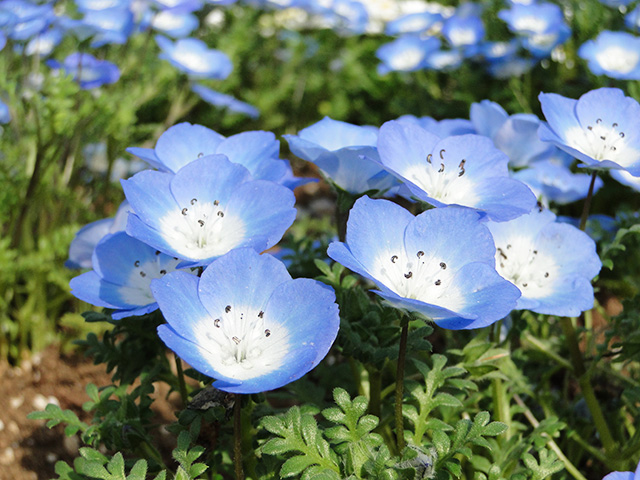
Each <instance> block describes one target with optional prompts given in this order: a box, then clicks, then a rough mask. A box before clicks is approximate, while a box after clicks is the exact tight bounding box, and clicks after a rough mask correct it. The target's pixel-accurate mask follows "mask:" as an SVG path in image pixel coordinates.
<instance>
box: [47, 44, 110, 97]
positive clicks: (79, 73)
mask: <svg viewBox="0 0 640 480" xmlns="http://www.w3.org/2000/svg"><path fill="white" fill-rule="evenodd" d="M47 64H48V65H49V66H50V67H52V68H57V69H60V68H62V69H64V71H65V72H66V73H67V74H68V75H71V76H73V79H74V80H75V81H76V82H78V83H79V84H80V88H82V89H83V90H89V89H92V88H97V87H100V86H102V85H106V84H110V83H115V82H117V81H118V79H119V78H120V70H119V69H118V67H117V66H116V65H115V64H113V63H111V62H109V61H107V60H98V59H97V58H95V57H94V56H93V55H90V54H88V53H72V54H71V55H69V56H68V57H67V58H65V59H64V62H63V63H62V64H60V63H58V62H57V61H55V60H49V61H48V62H47Z"/></svg>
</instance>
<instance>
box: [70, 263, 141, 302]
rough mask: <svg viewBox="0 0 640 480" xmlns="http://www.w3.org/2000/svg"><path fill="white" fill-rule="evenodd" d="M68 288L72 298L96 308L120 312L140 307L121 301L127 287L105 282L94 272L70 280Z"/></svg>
mask: <svg viewBox="0 0 640 480" xmlns="http://www.w3.org/2000/svg"><path fill="white" fill-rule="evenodd" d="M69 286H70V287H71V294H72V295H73V296H75V297H76V298H79V299H80V300H82V301H84V302H87V303H90V304H91V305H95V306H97V307H106V308H114V309H117V310H121V309H132V308H137V307H139V306H140V305H132V304H130V303H126V302H125V301H124V300H123V299H122V291H123V290H124V289H126V288H127V287H123V286H122V285H116V284H114V283H110V282H106V281H104V280H102V279H101V278H100V277H99V276H98V274H97V273H96V272H94V271H91V272H86V273H83V274H82V275H79V276H77V277H74V278H72V279H71V281H70V282H69Z"/></svg>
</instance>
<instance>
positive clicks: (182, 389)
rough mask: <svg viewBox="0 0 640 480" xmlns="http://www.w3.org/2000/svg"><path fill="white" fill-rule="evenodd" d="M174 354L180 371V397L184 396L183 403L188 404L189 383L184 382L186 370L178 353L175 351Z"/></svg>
mask: <svg viewBox="0 0 640 480" xmlns="http://www.w3.org/2000/svg"><path fill="white" fill-rule="evenodd" d="M173 356H174V357H175V359H176V370H177V371H178V375H177V376H178V387H179V388H180V398H182V405H183V406H185V407H186V406H187V401H188V396H187V385H186V384H185V383H184V372H183V371H182V360H180V357H178V354H176V353H174V354H173Z"/></svg>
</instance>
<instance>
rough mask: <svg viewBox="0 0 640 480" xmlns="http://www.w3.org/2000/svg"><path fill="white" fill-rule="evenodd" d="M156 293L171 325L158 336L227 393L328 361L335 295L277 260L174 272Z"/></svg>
mask: <svg viewBox="0 0 640 480" xmlns="http://www.w3.org/2000/svg"><path fill="white" fill-rule="evenodd" d="M151 289H152V291H153V294H154V297H155V299H156V300H157V301H158V304H159V305H160V310H161V311H162V313H163V315H164V317H165V318H166V319H167V325H161V326H160V327H159V328H158V334H159V335H160V338H161V339H162V340H163V341H164V342H165V343H166V344H167V346H168V347H169V348H170V349H171V350H173V351H174V352H175V353H176V354H178V356H180V357H181V358H183V359H184V360H185V361H187V362H188V363H189V365H191V366H192V367H193V368H195V369H196V370H198V371H199V372H201V373H203V374H205V375H208V376H210V377H212V378H215V379H216V381H215V382H214V383H213V386H214V387H216V388H218V389H220V390H224V391H226V392H232V393H257V392H264V391H267V390H273V389H276V388H279V387H282V386H283V385H286V384H288V383H290V382H292V381H294V380H297V379H298V378H300V377H302V376H303V375H305V374H306V373H307V372H309V371H310V370H311V369H313V368H314V367H315V366H316V365H317V364H318V363H320V361H321V360H322V359H323V358H324V357H325V356H326V355H327V353H328V352H329V349H330V348H331V345H332V344H333V342H334V340H335V338H336V336H337V333H338V328H339V325H340V319H339V312H338V306H337V305H336V303H335V294H334V293H333V290H331V289H330V288H329V287H327V286H325V285H323V284H321V283H319V282H317V281H315V280H310V279H303V278H300V279H295V280H292V279H291V276H290V275H289V273H288V272H287V269H286V267H285V266H284V265H283V264H282V263H281V262H280V261H278V260H276V259H275V258H273V257H272V256H270V255H268V254H264V255H258V254H257V253H256V252H255V251H253V250H251V249H244V248H243V249H236V250H233V251H231V252H229V253H228V254H226V255H224V256H223V257H220V258H219V259H217V260H216V261H214V262H213V263H212V264H211V265H209V266H208V267H207V268H206V270H205V271H204V273H203V274H202V277H201V278H198V277H196V276H194V275H189V274H186V273H184V272H176V273H174V274H172V275H167V276H166V277H164V278H162V279H159V280H156V281H154V282H153V284H152V286H151Z"/></svg>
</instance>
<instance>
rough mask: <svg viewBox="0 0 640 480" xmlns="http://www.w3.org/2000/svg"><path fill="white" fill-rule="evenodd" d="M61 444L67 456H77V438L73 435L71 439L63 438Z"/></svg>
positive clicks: (78, 446)
mask: <svg viewBox="0 0 640 480" xmlns="http://www.w3.org/2000/svg"><path fill="white" fill-rule="evenodd" d="M62 444H63V445H64V449H65V450H66V451H67V453H68V454H69V455H73V456H77V455H78V449H79V448H80V440H79V439H78V437H77V436H75V435H74V436H73V437H64V440H63V442H62Z"/></svg>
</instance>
